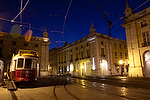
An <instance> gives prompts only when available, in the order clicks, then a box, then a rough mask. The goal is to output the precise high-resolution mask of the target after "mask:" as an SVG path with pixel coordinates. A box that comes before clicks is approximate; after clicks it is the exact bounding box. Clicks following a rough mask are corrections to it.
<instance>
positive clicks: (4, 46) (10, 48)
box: [0, 32, 50, 75]
mask: <svg viewBox="0 0 150 100" xmlns="http://www.w3.org/2000/svg"><path fill="white" fill-rule="evenodd" d="M44 33H45V32H44ZM13 35H14V36H15V38H13V36H12V34H10V33H7V32H0V61H2V62H3V64H4V67H5V68H4V69H5V71H6V69H7V68H6V67H9V66H7V65H9V63H10V60H11V57H12V55H13V54H17V53H18V51H19V50H20V49H22V50H34V51H37V52H38V55H39V64H40V69H42V70H47V66H48V64H49V59H48V57H49V54H48V53H49V44H50V42H49V41H47V42H44V39H47V37H45V36H44V35H43V37H37V36H31V39H30V41H28V42H27V41H26V39H25V35H22V34H17V35H16V34H13ZM16 36H17V37H16ZM43 38H44V39H43ZM48 39H49V38H48ZM43 44H44V45H47V46H45V47H43ZM43 49H44V50H43ZM43 52H44V54H45V55H44V54H43ZM46 55H47V56H46ZM43 59H47V61H43ZM44 64H46V65H44ZM40 72H42V71H40ZM41 75H42V74H41Z"/></svg>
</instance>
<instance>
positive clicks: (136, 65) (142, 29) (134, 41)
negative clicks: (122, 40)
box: [122, 4, 150, 77]
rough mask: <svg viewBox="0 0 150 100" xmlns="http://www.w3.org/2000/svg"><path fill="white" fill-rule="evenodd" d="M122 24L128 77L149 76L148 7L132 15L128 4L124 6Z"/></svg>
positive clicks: (149, 19) (149, 38) (149, 28)
mask: <svg viewBox="0 0 150 100" xmlns="http://www.w3.org/2000/svg"><path fill="white" fill-rule="evenodd" d="M126 6H127V7H126V9H125V12H124V13H125V15H126V17H125V18H124V23H123V24H122V26H123V27H125V31H126V38H127V45H128V55H129V64H130V67H129V76H130V77H143V76H145V77H147V76H150V67H149V61H150V60H149V58H150V55H149V50H150V7H148V8H146V9H144V10H142V11H139V12H137V13H133V10H132V8H130V7H129V4H127V5H126Z"/></svg>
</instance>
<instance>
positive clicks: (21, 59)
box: [17, 58, 24, 68]
mask: <svg viewBox="0 0 150 100" xmlns="http://www.w3.org/2000/svg"><path fill="white" fill-rule="evenodd" d="M23 60H24V59H23V58H20V59H18V66H17V68H22V67H23Z"/></svg>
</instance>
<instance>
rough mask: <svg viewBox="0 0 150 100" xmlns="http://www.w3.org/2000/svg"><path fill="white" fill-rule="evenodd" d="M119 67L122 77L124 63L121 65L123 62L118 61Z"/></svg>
mask: <svg viewBox="0 0 150 100" xmlns="http://www.w3.org/2000/svg"><path fill="white" fill-rule="evenodd" d="M119 65H120V67H121V75H122V76H123V73H124V63H123V60H119Z"/></svg>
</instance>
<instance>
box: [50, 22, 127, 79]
mask: <svg viewBox="0 0 150 100" xmlns="http://www.w3.org/2000/svg"><path fill="white" fill-rule="evenodd" d="M94 29H95V28H94V27H93V25H91V28H90V30H92V31H90V34H89V35H88V36H86V37H84V38H82V39H80V40H78V41H75V42H73V43H71V44H68V45H64V46H63V47H60V48H57V49H55V51H56V52H57V54H56V55H57V56H56V58H57V61H55V62H56V66H53V68H54V69H55V70H54V73H55V74H66V73H70V74H71V75H76V76H102V75H118V74H119V75H121V74H124V75H127V72H125V71H126V70H122V69H121V65H119V64H118V61H119V60H123V61H124V63H123V65H122V66H123V69H126V63H125V61H128V60H127V59H128V57H127V56H125V53H126V54H127V48H123V47H124V46H125V47H126V45H127V44H126V41H124V40H120V39H115V38H112V37H108V35H104V34H100V33H97V32H95V30H94ZM114 43H116V45H117V48H114ZM120 44H121V45H122V48H121V49H120V48H119V45H120ZM50 52H52V51H51V50H50ZM65 52H66V55H65ZM114 52H117V53H118V57H117V58H116V57H115V55H114ZM120 52H121V53H122V57H120ZM65 56H66V57H65ZM50 59H52V57H51V56H50ZM65 61H66V62H65ZM116 61H117V62H116ZM50 63H51V62H50ZM115 63H116V64H115ZM53 65H55V64H53ZM116 67H119V72H117V70H116ZM122 71H124V72H122Z"/></svg>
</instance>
